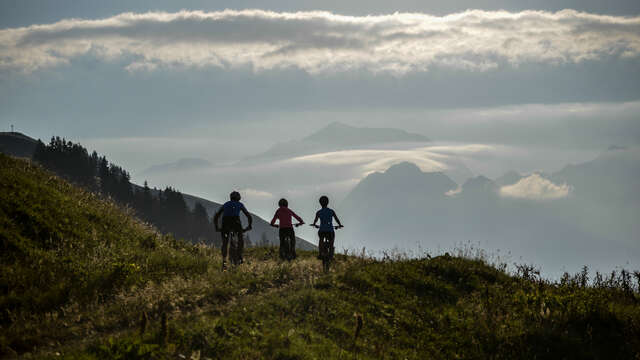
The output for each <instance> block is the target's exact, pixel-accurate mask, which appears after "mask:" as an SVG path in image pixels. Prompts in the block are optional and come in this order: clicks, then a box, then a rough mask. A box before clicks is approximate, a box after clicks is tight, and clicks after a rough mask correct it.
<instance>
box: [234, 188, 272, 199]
mask: <svg viewBox="0 0 640 360" xmlns="http://www.w3.org/2000/svg"><path fill="white" fill-rule="evenodd" d="M238 191H239V192H240V194H242V196H243V197H245V198H249V199H271V198H273V194H272V193H270V192H268V191H263V190H257V189H251V188H246V189H240V190H238Z"/></svg>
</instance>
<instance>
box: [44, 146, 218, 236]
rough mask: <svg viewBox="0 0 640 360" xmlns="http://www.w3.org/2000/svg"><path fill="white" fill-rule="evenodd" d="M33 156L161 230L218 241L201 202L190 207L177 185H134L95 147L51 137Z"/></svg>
mask: <svg viewBox="0 0 640 360" xmlns="http://www.w3.org/2000/svg"><path fill="white" fill-rule="evenodd" d="M33 159H34V160H35V161H37V162H38V163H40V164H41V165H42V166H44V167H45V168H47V169H49V170H51V171H53V172H55V173H56V174H58V175H59V176H61V177H63V178H65V179H67V180H69V181H71V182H73V183H75V184H78V185H80V186H82V187H84V188H86V189H88V190H90V191H93V192H96V193H99V194H102V195H103V196H105V197H108V198H111V199H113V200H115V201H116V202H118V203H120V204H122V205H125V206H129V207H130V208H132V209H133V210H134V211H135V212H136V215H137V216H138V217H139V218H141V219H142V220H144V221H146V222H148V223H150V224H153V225H154V226H155V227H156V228H157V229H158V230H160V231H161V232H164V233H172V234H173V235H174V236H175V237H178V238H183V239H185V240H189V241H192V242H204V243H207V244H213V245H216V246H219V245H220V243H221V240H220V235H219V234H218V233H216V232H215V231H214V227H213V222H212V221H210V220H209V214H207V209H206V208H205V207H204V206H203V205H202V204H200V203H199V202H198V203H196V204H195V206H194V208H193V209H189V207H188V206H187V203H186V202H185V200H184V197H183V196H182V193H181V192H180V191H178V190H176V189H173V188H171V187H166V188H165V189H164V190H159V189H156V188H155V187H154V188H153V189H150V188H149V186H148V184H147V182H146V181H145V182H144V186H142V187H140V186H138V185H134V184H132V183H131V181H130V180H131V176H130V175H129V173H128V172H127V171H126V170H124V169H123V168H121V167H119V166H117V165H115V164H113V163H111V162H109V161H108V160H107V159H106V157H105V156H99V155H98V153H96V152H95V151H93V152H92V153H91V154H89V152H88V151H87V149H86V148H84V147H83V146H82V145H80V144H75V143H73V142H71V141H67V140H65V139H64V138H62V139H61V138H60V137H52V138H51V141H50V142H49V144H48V145H46V144H44V143H43V142H42V141H40V140H38V143H37V144H36V149H35V152H34V155H33Z"/></svg>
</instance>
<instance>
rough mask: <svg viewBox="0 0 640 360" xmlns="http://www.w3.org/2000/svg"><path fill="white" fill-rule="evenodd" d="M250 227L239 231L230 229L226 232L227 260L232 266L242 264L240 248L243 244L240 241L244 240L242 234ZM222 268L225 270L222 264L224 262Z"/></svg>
mask: <svg viewBox="0 0 640 360" xmlns="http://www.w3.org/2000/svg"><path fill="white" fill-rule="evenodd" d="M249 230H250V229H249V228H248V227H247V228H245V229H242V230H241V231H238V230H236V229H233V230H230V231H229V232H228V233H227V238H228V245H227V246H228V247H229V248H228V249H229V262H230V263H231V265H233V266H237V265H240V264H242V262H243V260H242V249H243V248H244V246H242V245H243V244H241V243H240V242H241V241H244V239H243V238H242V234H243V233H245V232H247V231H249ZM220 232H222V230H220ZM222 270H225V266H224V262H223V263H222Z"/></svg>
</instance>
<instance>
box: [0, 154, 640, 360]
mask: <svg viewBox="0 0 640 360" xmlns="http://www.w3.org/2000/svg"><path fill="white" fill-rule="evenodd" d="M0 224H1V226H0V231H1V232H0V241H1V244H2V249H3V251H2V257H1V263H0V266H1V267H2V268H1V271H0V274H1V275H0V290H1V292H0V309H3V312H2V317H1V318H0V326H1V327H2V331H1V332H0V357H7V358H9V357H16V356H21V357H25V358H29V357H35V358H48V357H56V358H83V359H94V358H96V359H97V358H104V359H114V358H127V359H138V358H139V359H148V358H192V359H198V358H200V359H204V358H211V359H218V358H220V359H221V358H225V359H255V358H265V359H326V358H336V359H337V358H359V359H385V358H388V359H398V358H402V359H404V358H406V359H423V358H435V359H450V358H467V359H474V358H477V359H484V358H507V359H514V358H527V359H528V358H539V359H557V358H567V359H574V358H575V359H578V358H580V359H583V358H620V359H621V358H634V356H638V355H640V340H639V339H640V307H639V306H638V305H637V304H638V301H640V294H639V293H638V287H637V285H636V284H635V283H633V282H632V276H633V275H635V276H636V277H637V278H638V279H640V273H635V274H630V273H628V272H625V273H622V274H620V273H616V274H612V275H611V276H610V277H609V276H607V277H606V278H603V277H602V275H596V276H595V277H594V281H593V282H589V281H588V276H589V275H588V274H587V273H584V274H581V275H578V276H575V277H570V276H567V277H566V278H565V279H563V281H562V282H561V283H557V284H554V283H549V282H547V281H544V280H541V279H539V278H538V277H537V275H536V273H535V271H532V270H531V269H530V268H527V267H520V271H519V275H518V276H513V275H509V274H507V273H505V272H504V269H503V268H502V267H498V268H496V267H493V266H491V265H488V264H487V263H486V262H485V261H483V260H482V259H476V260H471V259H465V258H461V257H451V256H449V255H448V254H446V255H444V256H439V257H435V258H430V257H428V256H427V257H426V258H422V259H414V260H408V259H403V258H401V257H385V258H384V259H379V260H376V259H370V258H366V257H360V256H353V255H352V256H346V255H338V256H337V259H336V262H335V264H334V267H333V269H332V271H331V272H330V273H329V274H326V275H324V274H322V273H321V271H320V264H319V262H318V260H317V259H315V257H314V254H313V253H311V252H304V251H301V252H300V258H299V259H298V260H296V261H294V262H292V263H286V262H285V263H280V262H278V261H277V260H276V259H277V251H276V250H275V249H273V248H254V249H249V251H248V254H247V256H246V263H245V264H243V265H241V266H240V267H238V268H235V269H231V270H230V271H227V272H220V270H219V269H220V255H219V252H217V251H211V249H209V248H207V247H196V246H193V245H190V244H186V243H180V242H177V241H175V240H173V239H171V238H169V237H161V236H159V235H157V234H155V233H154V232H153V231H152V229H149V228H147V227H145V226H144V225H143V224H140V223H139V222H137V221H136V220H135V219H133V218H131V217H130V216H128V214H127V213H126V211H123V210H122V209H120V208H118V207H117V206H114V205H113V204H111V203H107V202H104V201H102V200H99V199H97V198H95V197H94V196H93V195H91V194H90V193H86V192H83V191H81V190H79V189H76V188H74V187H73V186H71V185H69V184H67V183H66V182H64V181H62V180H60V179H58V178H57V177H55V176H53V175H51V174H50V173H48V172H46V171H43V170H41V169H40V168H38V167H37V166H33V165H32V164H30V163H28V162H26V161H20V160H15V159H11V158H8V157H6V156H3V155H0ZM354 314H356V315H355V316H354ZM358 319H362V320H363V321H362V322H360V324H361V326H360V330H358V331H357V332H356V327H357V326H356V324H358ZM356 334H357V336H356Z"/></svg>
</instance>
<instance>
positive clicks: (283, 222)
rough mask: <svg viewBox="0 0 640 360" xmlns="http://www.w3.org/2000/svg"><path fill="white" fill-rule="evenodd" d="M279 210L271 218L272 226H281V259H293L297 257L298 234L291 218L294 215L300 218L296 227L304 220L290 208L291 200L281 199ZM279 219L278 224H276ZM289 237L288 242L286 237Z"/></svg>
mask: <svg viewBox="0 0 640 360" xmlns="http://www.w3.org/2000/svg"><path fill="white" fill-rule="evenodd" d="M278 206H279V208H278V210H276V213H275V214H274V215H273V219H271V226H273V227H280V231H279V234H280V259H282V260H293V259H295V258H296V234H295V232H294V231H293V225H292V223H291V218H292V217H294V218H296V220H298V223H297V224H295V226H296V227H298V226H300V225H302V224H304V221H303V220H302V218H300V216H298V215H297V214H296V213H295V212H293V210H291V209H289V202H288V201H287V199H280V201H278ZM276 220H278V225H276ZM287 238H289V240H290V242H289V243H287V241H286V239H287Z"/></svg>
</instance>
